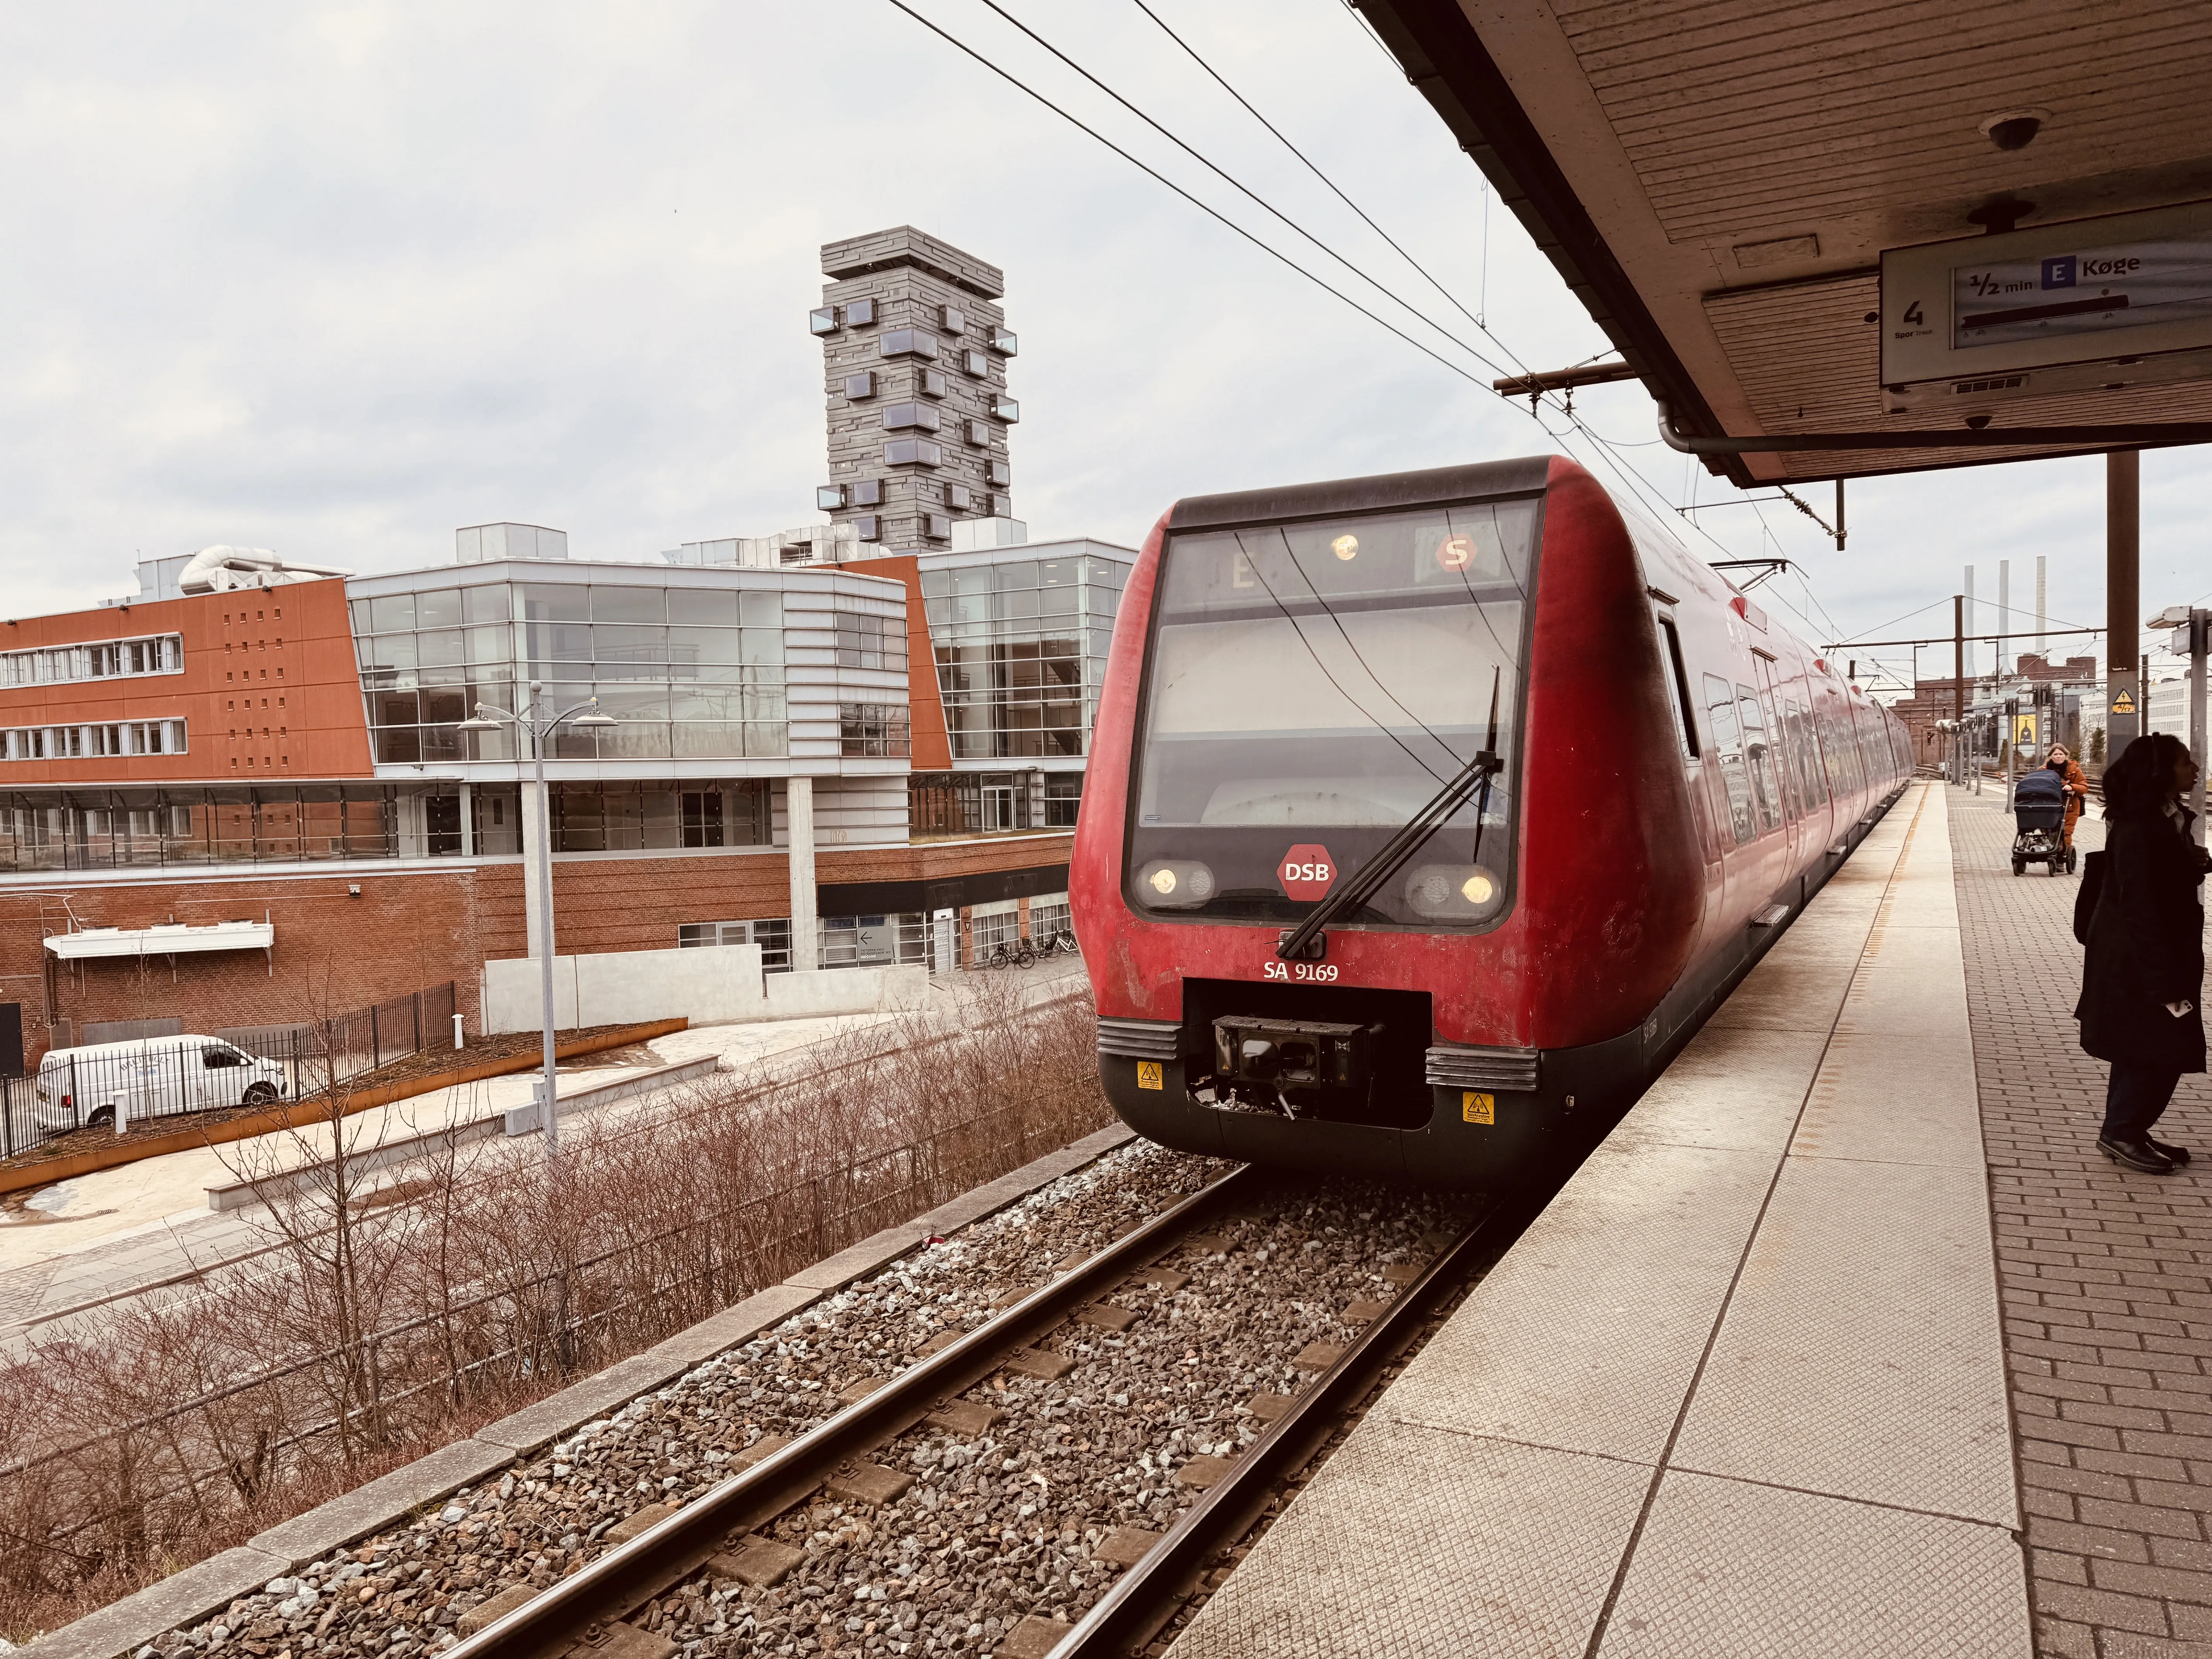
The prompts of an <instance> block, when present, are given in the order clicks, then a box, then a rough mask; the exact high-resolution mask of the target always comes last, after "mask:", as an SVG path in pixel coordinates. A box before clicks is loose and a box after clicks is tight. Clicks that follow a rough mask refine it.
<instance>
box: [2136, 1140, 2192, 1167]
mask: <svg viewBox="0 0 2212 1659" xmlns="http://www.w3.org/2000/svg"><path fill="white" fill-rule="evenodd" d="M2143 1139H2145V1140H2147V1141H2149V1142H2150V1145H2151V1146H2152V1147H2153V1148H2154V1149H2155V1150H2156V1151H2158V1152H2163V1153H2164V1154H2165V1155H2166V1158H2168V1159H2170V1160H2171V1161H2172V1162H2173V1163H2176V1164H2186V1163H2188V1162H2189V1148H2188V1147H2186V1146H2171V1145H2169V1144H2168V1143H2167V1142H2166V1141H2163V1140H2157V1139H2152V1137H2150V1136H2149V1135H2145V1136H2144V1137H2143Z"/></svg>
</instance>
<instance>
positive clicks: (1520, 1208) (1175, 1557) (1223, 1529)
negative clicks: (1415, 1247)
mask: <svg viewBox="0 0 2212 1659" xmlns="http://www.w3.org/2000/svg"><path fill="white" fill-rule="evenodd" d="M1542 1196H1543V1197H1544V1198H1548V1196H1549V1194H1548V1192H1547V1193H1546V1194H1543V1195H1542ZM1539 1208H1541V1200H1540V1201H1539V1202H1538V1203H1537V1204H1536V1205H1534V1206H1531V1205H1530V1204H1529V1203H1528V1201H1527V1200H1520V1201H1515V1202H1510V1203H1506V1204H1502V1205H1500V1206H1498V1208H1496V1209H1493V1210H1492V1211H1491V1212H1489V1213H1488V1214H1487V1215H1486V1216H1484V1217H1483V1218H1481V1219H1480V1220H1479V1221H1477V1222H1475V1223H1474V1225H1472V1226H1470V1227H1469V1228H1468V1230H1467V1231H1465V1232H1463V1233H1462V1234H1461V1235H1460V1236H1459V1237H1457V1238H1455V1239H1454V1240H1453V1241H1452V1242H1451V1243H1450V1244H1449V1245H1447V1246H1446V1247H1445V1248H1444V1249H1443V1251H1441V1252H1440V1253H1439V1254H1438V1255H1437V1256H1436V1258H1435V1259H1434V1260H1433V1261H1431V1262H1430V1263H1429V1265H1428V1267H1427V1268H1426V1270H1425V1271H1424V1272H1423V1273H1422V1274H1421V1276H1420V1277H1419V1279H1415V1280H1414V1281H1413V1283H1412V1284H1411V1285H1407V1287H1406V1288H1405V1289H1404V1290H1403V1291H1401V1292H1400V1293H1399V1294H1398V1295H1397V1296H1396V1297H1393V1298H1392V1299H1391V1301H1390V1303H1389V1306H1388V1307H1387V1308H1386V1309H1385V1310H1383V1313H1382V1314H1381V1315H1380V1316H1377V1317H1376V1320H1375V1322H1373V1323H1372V1324H1370V1325H1369V1326H1368V1327H1367V1328H1366V1329H1365V1330H1364V1331H1363V1332H1362V1333H1361V1334H1359V1336H1358V1338H1357V1339H1356V1340H1354V1341H1353V1342H1352V1345H1351V1346H1349V1347H1347V1348H1346V1350H1345V1352H1344V1353H1343V1354H1342V1355H1341V1356H1340V1357H1339V1358H1338V1359H1337V1362H1336V1363H1335V1364H1334V1365H1332V1366H1330V1367H1329V1368H1328V1370H1326V1371H1324V1372H1322V1375H1321V1376H1318V1377H1316V1379H1315V1380H1314V1382H1313V1383H1312V1384H1311V1385H1310V1387H1308V1388H1305V1389H1301V1390H1300V1391H1299V1392H1298V1393H1297V1394H1296V1395H1292V1396H1291V1404H1290V1406H1289V1407H1287V1408H1286V1409H1285V1412H1284V1413H1283V1415H1282V1416H1280V1417H1279V1418H1277V1419H1275V1421H1274V1422H1273V1424H1272V1425H1270V1426H1269V1427H1268V1428H1267V1431H1266V1432H1265V1433H1263V1434H1261V1437H1259V1439H1258V1440H1257V1441H1255V1442H1254V1443H1253V1445H1252V1448H1251V1449H1250V1450H1249V1451H1247V1452H1246V1453H1245V1454H1244V1455H1243V1456H1242V1457H1240V1458H1238V1459H1237V1462H1236V1466H1235V1468H1232V1469H1231V1471H1230V1472H1229V1473H1228V1474H1225V1475H1224V1476H1223V1477H1222V1478H1221V1479H1220V1480H1217V1481H1215V1482H1214V1484H1213V1485H1212V1486H1209V1487H1207V1488H1206V1491H1205V1492H1201V1493H1200V1495H1199V1497H1198V1499H1197V1501H1196V1502H1195V1503H1194V1504H1192V1505H1191V1506H1190V1507H1189V1508H1188V1509H1187V1510H1184V1511H1183V1512H1182V1516H1181V1517H1180V1518H1179V1519H1178V1520H1177V1521H1176V1523H1175V1524H1174V1525H1173V1526H1172V1527H1170V1528H1169V1529H1168V1532H1167V1534H1166V1535H1165V1536H1164V1537H1163V1538H1162V1539H1161V1540H1160V1541H1159V1542H1158V1543H1157V1544H1155V1545H1153V1546H1152V1549H1151V1550H1150V1551H1149V1552H1148V1553H1146V1555H1145V1557H1144V1559H1142V1560H1140V1561H1139V1562H1138V1563H1137V1564H1136V1565H1134V1566H1133V1567H1131V1568H1130V1569H1129V1570H1128V1571H1127V1572H1125V1573H1123V1574H1122V1575H1121V1577H1120V1578H1119V1579H1118V1580H1116V1581H1115V1584H1114V1587H1113V1588H1112V1589H1109V1591H1107V1593H1106V1594H1105V1595H1103V1596H1102V1597H1100V1598H1099V1600H1098V1601H1097V1603H1096V1604H1095V1605H1093V1606H1092V1607H1091V1611H1090V1612H1089V1613H1085V1615H1084V1616H1083V1618H1082V1619H1081V1620H1080V1621H1079V1622H1078V1623H1077V1624H1076V1626H1075V1627H1074V1628H1073V1630H1072V1631H1070V1632H1068V1634H1067V1635H1066V1636H1064V1637H1062V1638H1060V1643H1059V1645H1057V1646H1056V1647H1054V1649H1053V1650H1052V1652H1051V1654H1050V1656H1049V1659H1124V1656H1127V1655H1128V1654H1130V1653H1133V1652H1134V1651H1135V1650H1138V1649H1139V1648H1141V1647H1143V1646H1144V1645H1145V1644H1146V1643H1148V1642H1150V1641H1152V1638H1154V1637H1156V1636H1157V1635H1158V1633H1159V1632H1160V1630H1161V1628H1162V1627H1163V1626H1165V1625H1166V1623H1167V1622H1168V1620H1170V1619H1171V1618H1173V1617H1174V1616H1175V1614H1176V1611H1177V1610H1178V1609H1179V1608H1180V1607H1181V1606H1182V1603H1183V1602H1184V1601H1186V1600H1187V1599H1188V1596H1189V1595H1190V1593H1191V1591H1192V1589H1194V1587H1195V1584H1196V1583H1197V1580H1198V1577H1199V1575H1200V1572H1202V1571H1204V1569H1205V1566H1206V1562H1207V1561H1208V1560H1209V1559H1212V1556H1213V1555H1214V1553H1216V1552H1217V1551H1219V1550H1221V1549H1223V1548H1225V1547H1228V1546H1230V1545H1232V1544H1234V1543H1235V1542H1236V1541H1237V1539H1239V1538H1241V1537H1243V1535H1244V1534H1245V1533H1247V1532H1249V1530H1250V1529H1251V1528H1252V1526H1253V1525H1254V1523H1255V1522H1257V1521H1258V1520H1259V1519H1260V1517H1261V1515H1262V1514H1263V1513H1265V1512H1266V1510H1267V1504H1268V1503H1269V1502H1270V1501H1271V1500H1272V1498H1273V1496H1274V1489H1275V1486H1276V1483H1277V1482H1279V1480H1282V1479H1283V1478H1285V1476H1287V1475H1290V1474H1295V1473H1296V1472H1297V1470H1298V1469H1299V1468H1302V1467H1304V1464H1305V1463H1306V1462H1309V1461H1310V1459H1311V1458H1312V1456H1313V1455H1314V1454H1315V1453H1316V1452H1317V1451H1319V1450H1320V1449H1321V1448H1322V1445H1323V1444H1324V1443H1326V1442H1327V1440H1328V1437H1329V1435H1330V1434H1331V1433H1332V1432H1334V1430H1335V1429H1336V1427H1337V1426H1338V1425H1339V1424H1340V1422H1341V1421H1342V1420H1343V1417H1344V1413H1346V1411H1348V1410H1350V1409H1351V1407H1352V1406H1354V1405H1355V1404H1357V1403H1358V1401H1359V1400H1360V1399H1361V1398H1362V1397H1363V1396H1364V1395H1365V1394H1366V1393H1367V1391H1368V1390H1369V1389H1371V1388H1372V1387H1374V1385H1375V1383H1376V1381H1377V1380H1378V1379H1379V1378H1380V1377H1381V1376H1382V1374H1383V1370H1384V1369H1385V1368H1386V1367H1387V1366H1388V1365H1389V1364H1390V1363H1391V1361H1392V1360H1394V1359H1395V1358H1397V1356H1398V1355H1399V1354H1400V1353H1401V1352H1403V1351H1404V1350H1405V1347H1406V1345H1407V1343H1408V1342H1410V1341H1411V1340H1413V1335H1414V1333H1415V1330H1416V1328H1418V1327H1419V1325H1420V1323H1421V1322H1422V1321H1424V1320H1425V1319H1426V1318H1427V1317H1428V1316H1429V1315H1430V1314H1431V1312H1432V1311H1433V1310H1434V1309H1435V1307H1436V1305H1437V1304H1438V1303H1439V1302H1441V1301H1442V1300H1443V1298H1444V1297H1446V1296H1447V1295H1449V1293H1450V1292H1451V1291H1453V1290H1455V1289H1456V1288H1457V1287H1458V1285H1459V1284H1460V1283H1461V1281H1462V1279H1465V1278H1466V1276H1467V1274H1468V1272H1469V1271H1470V1270H1471V1268H1472V1266H1473V1264H1474V1262H1475V1261H1476V1260H1477V1259H1478V1258H1479V1257H1480V1255H1482V1254H1483V1253H1484V1252H1485V1251H1486V1250H1487V1249H1490V1248H1491V1246H1492V1242H1493V1241H1495V1240H1499V1239H1501V1238H1502V1239H1503V1241H1504V1243H1510V1242H1511V1241H1512V1239H1513V1238H1514V1237H1517V1236H1518V1234H1519V1231H1520V1228H1521V1227H1522V1225H1525V1224H1526V1223H1527V1222H1528V1219H1529V1218H1531V1217H1533V1216H1534V1213H1535V1212H1536V1210H1537V1209H1539Z"/></svg>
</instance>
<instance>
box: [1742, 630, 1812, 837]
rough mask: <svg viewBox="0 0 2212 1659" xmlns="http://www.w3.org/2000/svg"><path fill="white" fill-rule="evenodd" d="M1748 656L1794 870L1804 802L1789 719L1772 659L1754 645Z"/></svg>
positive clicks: (1803, 819) (1784, 834) (1801, 829)
mask: <svg viewBox="0 0 2212 1659" xmlns="http://www.w3.org/2000/svg"><path fill="white" fill-rule="evenodd" d="M1751 654H1752V658H1753V660H1754V661H1755V662H1756V663H1757V665H1758V673H1759V703H1760V705H1761V707H1762V709H1763V712H1764V713H1765V716H1766V731H1767V753H1768V755H1769V757H1770V762H1769V767H1768V769H1769V770H1770V771H1771V773H1772V774H1773V775H1774V781H1775V794H1776V797H1777V799H1776V805H1777V806H1778V808H1779V809H1780V811H1781V815H1782V824H1783V837H1784V846H1786V847H1787V848H1789V854H1788V860H1787V862H1786V863H1785V865H1784V868H1785V869H1787V870H1796V868H1797V867H1798V860H1799V858H1800V856H1801V854H1802V851H1803V848H1802V842H1803V841H1804V838H1805V805H1804V802H1803V800H1802V798H1801V797H1800V795H1799V793H1798V789H1797V769H1796V757H1794V755H1793V754H1792V753H1791V748H1790V727H1789V722H1788V721H1786V720H1784V719H1783V717H1782V711H1783V708H1784V703H1783V701H1782V698H1781V696H1780V694H1779V693H1778V691H1777V690H1776V689H1775V684H1774V659H1773V658H1772V657H1771V656H1769V655H1767V653H1765V652H1764V651H1761V650H1759V648H1758V647H1753V649H1752V653H1751Z"/></svg>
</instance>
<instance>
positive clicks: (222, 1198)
mask: <svg viewBox="0 0 2212 1659" xmlns="http://www.w3.org/2000/svg"><path fill="white" fill-rule="evenodd" d="M719 1063H720V1062H718V1061H717V1060H715V1058H714V1056H713V1055H712V1054H709V1055H708V1056H707V1057H706V1058H705V1059H703V1060H683V1061H680V1062H678V1064H676V1065H674V1066H657V1067H655V1068H654V1069H653V1070H652V1071H650V1072H642V1073H639V1074H638V1075H637V1076H635V1077H628V1078H622V1079H617V1081H615V1082H613V1083H601V1084H598V1085H593V1086H592V1087H591V1088H587V1089H578V1090H576V1091H574V1092H568V1091H563V1092H562V1096H561V1103H560V1113H561V1117H562V1120H563V1121H566V1120H567V1119H568V1116H569V1115H571V1114H572V1113H575V1112H586V1111H589V1110H591V1109H592V1108H593V1107H594V1106H605V1105H607V1104H609V1103H611V1102H614V1101H617V1100H628V1099H629V1098H630V1097H632V1096H634V1095H642V1094H648V1093H650V1092H651V1091H653V1090H655V1089H669V1088H673V1087H674V1086H675V1085H678V1084H679V1083H689V1082H690V1081H691V1080H692V1079H695V1078H702V1077H708V1076H711V1075H713V1073H714V1069H715V1067H716V1066H717V1065H718V1064H719ZM537 1128H538V1103H537V1102H536V1101H532V1102H531V1103H530V1104H529V1105H527V1106H517V1107H514V1108H513V1109H510V1110H507V1111H504V1112H494V1113H493V1114H492V1115H490V1116H489V1117H479V1118H471V1120H469V1121H467V1122H465V1123H456V1124H453V1125H451V1126H449V1127H446V1128H443V1129H432V1130H429V1131H428V1132H426V1133H422V1134H419V1135H405V1136H403V1137H401V1138H400V1139H397V1140H386V1141H380V1142H379V1143H378V1144H377V1145H376V1146H366V1147H363V1148H362V1150H361V1151H359V1152H354V1153H352V1154H351V1155H350V1156H349V1158H347V1160H346V1161H347V1163H348V1164H350V1165H351V1166H352V1174H353V1175H354V1176H356V1178H357V1177H359V1176H362V1175H364V1174H367V1173H368V1172H370V1171H372V1170H382V1169H387V1168H389V1167H390V1166H391V1165H392V1164H406V1163H410V1162H412V1161H413V1160H414V1159H416V1158H428V1157H431V1156H433V1155H435V1154H437V1153H441V1152H444V1151H445V1150H446V1149H447V1147H448V1146H466V1145H467V1144H468V1143H469V1142H470V1141H471V1140H483V1139H488V1138H489V1137H490V1136H492V1135H495V1134H508V1135H523V1134H531V1133H535V1132H536V1130H537ZM335 1161H336V1160H334V1159H331V1158H318V1159H316V1160H315V1161H314V1162H313V1163H312V1164H301V1165H300V1166H299V1167H297V1168H296V1169H291V1170H282V1171H280V1172H278V1173H276V1174H274V1175H268V1176H260V1177H258V1178H257V1179H254V1180H251V1181H233V1182H227V1183H226V1184H224V1185H222V1186H220V1187H210V1188H208V1189H207V1204H208V1208H210V1210H214V1211H216V1212H223V1211H227V1210H242V1209H244V1208H245V1207H246V1206H247V1205H249V1204H266V1203H267V1202H268V1201H269V1200H270V1199H271V1198H276V1197H279V1196H281V1195H283V1194H287V1193H295V1192H299V1191H301V1190H303V1189H306V1188H313V1187H315V1186H317V1185H319V1184H326V1183H327V1182H329V1180H330V1178H331V1168H332V1166H333V1164H334V1163H335Z"/></svg>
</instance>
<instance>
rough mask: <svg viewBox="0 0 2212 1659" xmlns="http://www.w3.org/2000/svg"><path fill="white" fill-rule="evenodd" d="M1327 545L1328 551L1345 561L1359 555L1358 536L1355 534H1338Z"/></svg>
mask: <svg viewBox="0 0 2212 1659" xmlns="http://www.w3.org/2000/svg"><path fill="white" fill-rule="evenodd" d="M1328 545H1329V550H1330V551H1332V552H1334V554H1335V555H1336V556H1337V557H1338V558H1340V559H1343V560H1346V562H1349V561H1351V560H1353V559H1356V558H1358V556H1359V538H1358V537H1357V536H1339V537H1338V538H1336V539H1335V540H1334V541H1333V542H1331V543H1330V544H1328Z"/></svg>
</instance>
